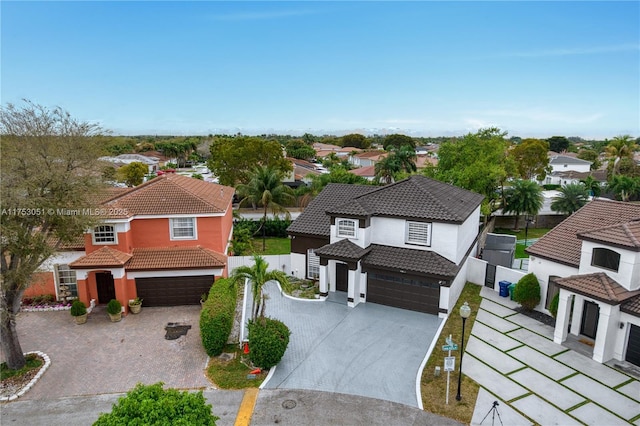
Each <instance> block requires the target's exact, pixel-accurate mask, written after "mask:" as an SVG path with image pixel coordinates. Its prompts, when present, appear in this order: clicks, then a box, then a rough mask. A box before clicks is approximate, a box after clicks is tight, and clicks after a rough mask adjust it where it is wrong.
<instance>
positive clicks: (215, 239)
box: [25, 173, 234, 307]
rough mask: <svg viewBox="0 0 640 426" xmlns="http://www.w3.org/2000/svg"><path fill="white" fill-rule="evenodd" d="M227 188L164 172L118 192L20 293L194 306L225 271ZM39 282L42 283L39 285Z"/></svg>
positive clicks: (228, 234)
mask: <svg viewBox="0 0 640 426" xmlns="http://www.w3.org/2000/svg"><path fill="white" fill-rule="evenodd" d="M233 194H234V189H233V188H231V187H227V186H222V185H218V184H215V183H209V182H204V181H202V180H198V179H192V178H189V177H185V176H180V175H176V174H173V173H168V174H165V175H163V176H159V177H157V178H155V179H152V180H150V181H148V182H146V183H144V184H142V185H140V186H137V187H135V188H130V189H125V190H120V191H117V192H114V193H112V194H111V196H110V197H109V198H108V199H107V200H106V201H104V202H102V203H101V204H100V206H99V209H100V210H102V211H104V212H106V214H107V216H106V217H105V218H104V219H103V221H102V223H100V224H99V225H98V226H96V227H95V228H93V229H91V230H88V232H86V233H85V234H84V240H83V241H82V240H80V241H78V242H77V243H75V244H71V245H67V246H66V247H64V249H63V250H61V251H60V252H58V253H56V254H55V255H54V256H52V257H51V258H50V259H48V260H47V261H46V262H45V263H44V264H43V265H42V267H41V273H40V274H39V279H38V281H39V282H41V283H43V284H38V283H36V284H35V285H33V286H31V287H30V288H29V289H28V290H27V293H25V294H26V295H27V296H28V295H36V294H42V293H49V294H55V295H56V296H57V297H58V299H64V298H71V297H78V298H79V299H80V300H82V301H83V302H85V303H87V304H89V302H90V301H91V300H93V299H95V301H96V303H108V302H109V300H111V299H118V300H119V301H120V302H121V303H122V305H123V306H125V307H126V306H127V302H128V300H130V299H133V298H135V297H141V298H143V299H144V304H145V305H146V306H172V305H185V304H198V303H199V300H200V297H201V295H202V294H203V293H206V292H208V291H209V289H210V287H211V285H212V284H213V282H214V279H215V277H219V276H222V275H225V274H226V272H227V271H226V263H227V256H226V253H227V249H228V245H229V241H230V240H231V234H232V230H233V229H232V228H233V219H232V204H231V203H232V199H233ZM43 286H44V288H43Z"/></svg>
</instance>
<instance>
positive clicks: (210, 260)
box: [127, 247, 227, 271]
mask: <svg viewBox="0 0 640 426" xmlns="http://www.w3.org/2000/svg"><path fill="white" fill-rule="evenodd" d="M226 263H227V257H226V256H225V255H223V254H221V253H216V252H215V251H213V250H209V249H206V248H202V247H161V248H137V249H133V258H132V259H131V261H129V263H128V264H127V271H144V270H162V269H205V268H207V269H209V268H223V267H224V266H225V265H226Z"/></svg>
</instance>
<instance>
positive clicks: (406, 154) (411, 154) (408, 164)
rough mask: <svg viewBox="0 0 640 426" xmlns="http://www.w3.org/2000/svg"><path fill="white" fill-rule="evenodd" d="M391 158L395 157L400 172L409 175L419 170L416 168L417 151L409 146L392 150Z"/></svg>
mask: <svg viewBox="0 0 640 426" xmlns="http://www.w3.org/2000/svg"><path fill="white" fill-rule="evenodd" d="M391 151H392V152H391V156H394V157H395V158H396V160H397V162H398V164H399V165H400V170H404V171H406V172H407V173H409V174H410V173H412V172H415V171H416V170H417V167H416V158H417V155H416V151H415V149H413V148H411V147H410V146H409V145H403V146H402V147H400V148H399V149H398V148H395V147H394V148H392V149H391Z"/></svg>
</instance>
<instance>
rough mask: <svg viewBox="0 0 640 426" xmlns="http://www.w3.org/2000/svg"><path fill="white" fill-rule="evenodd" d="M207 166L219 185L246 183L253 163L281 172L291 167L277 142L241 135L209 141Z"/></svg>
mask: <svg viewBox="0 0 640 426" xmlns="http://www.w3.org/2000/svg"><path fill="white" fill-rule="evenodd" d="M208 165H209V169H210V170H211V171H212V172H213V174H215V175H216V176H217V177H218V179H219V180H220V184H222V185H229V186H235V185H236V184H237V183H245V184H246V183H248V182H249V179H250V178H251V176H250V175H251V171H252V170H253V169H254V168H255V167H256V166H266V167H270V168H273V169H275V170H277V171H278V172H279V173H281V174H282V175H284V174H285V173H288V172H291V171H292V170H293V167H292V165H291V162H290V161H289V160H287V159H286V158H285V157H284V154H283V152H282V146H281V145H280V143H279V142H277V141H265V140H264V139H261V138H258V137H253V136H242V135H240V136H236V137H216V138H215V139H214V140H213V142H212V143H211V157H210V158H209V161H208Z"/></svg>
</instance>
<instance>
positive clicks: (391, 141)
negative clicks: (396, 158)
mask: <svg viewBox="0 0 640 426" xmlns="http://www.w3.org/2000/svg"><path fill="white" fill-rule="evenodd" d="M392 146H394V147H396V148H398V149H400V148H402V147H403V146H409V147H411V149H414V150H415V148H416V141H415V140H413V138H412V137H410V136H407V135H400V134H397V133H395V134H392V135H387V136H386V137H385V138H384V142H383V147H384V149H385V151H388V150H389V148H391V147H392Z"/></svg>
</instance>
